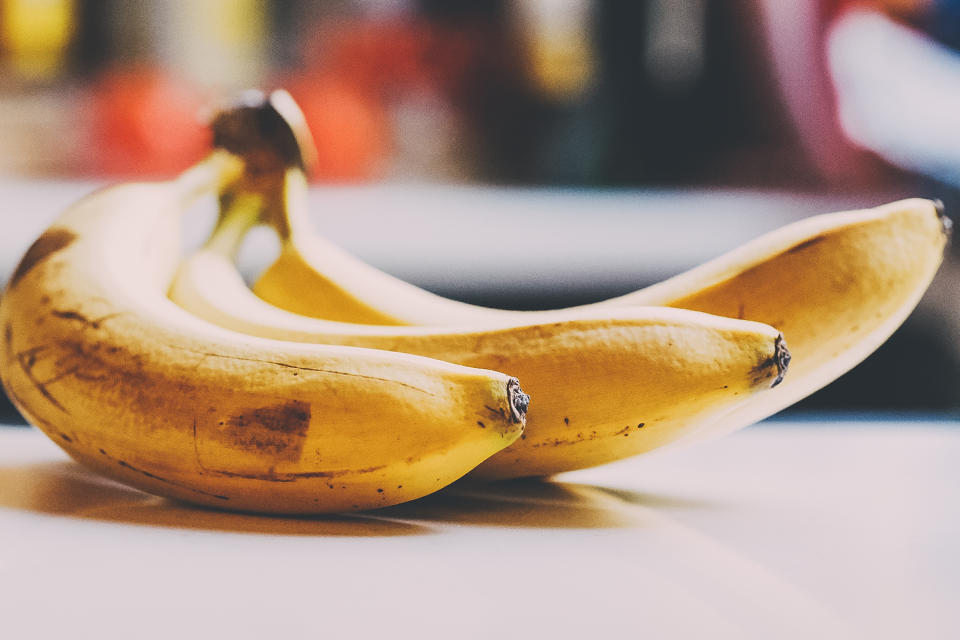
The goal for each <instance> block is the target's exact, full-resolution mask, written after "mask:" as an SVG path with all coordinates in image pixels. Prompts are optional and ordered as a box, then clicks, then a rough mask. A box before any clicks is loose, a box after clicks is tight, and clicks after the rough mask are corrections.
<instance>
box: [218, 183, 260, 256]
mask: <svg viewBox="0 0 960 640" xmlns="http://www.w3.org/2000/svg"><path fill="white" fill-rule="evenodd" d="M220 203H221V204H220V217H219V218H218V220H217V225H216V227H214V229H213V233H212V234H211V235H210V237H209V238H208V239H207V242H206V243H205V244H204V249H206V250H208V251H213V252H215V253H217V254H220V255H222V256H225V257H227V258H229V259H230V260H233V259H234V258H236V255H237V252H238V251H239V250H240V246H241V245H242V244H243V239H244V238H245V237H246V235H247V232H249V231H250V229H252V228H253V227H255V226H256V225H257V224H258V223H259V222H260V221H261V218H262V212H263V210H264V206H265V203H264V198H263V196H262V195H261V194H259V193H251V192H245V191H238V192H234V193H228V194H224V195H223V196H221V198H220Z"/></svg>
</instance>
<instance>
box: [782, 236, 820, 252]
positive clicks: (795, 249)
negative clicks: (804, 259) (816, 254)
mask: <svg viewBox="0 0 960 640" xmlns="http://www.w3.org/2000/svg"><path fill="white" fill-rule="evenodd" d="M826 239H827V237H826V236H815V237H813V238H810V239H809V240H804V241H803V242H801V243H800V244H795V245H793V246H792V247H790V248H789V249H787V250H786V251H784V252H783V253H784V255H790V254H791V253H797V252H798V251H803V250H804V249H809V248H810V247H812V246H813V245H815V244H819V243H821V242H823V241H824V240H826Z"/></svg>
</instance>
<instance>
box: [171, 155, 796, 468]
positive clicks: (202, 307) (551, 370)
mask: <svg viewBox="0 0 960 640" xmlns="http://www.w3.org/2000/svg"><path fill="white" fill-rule="evenodd" d="M286 184H287V190H286V203H285V205H283V206H286V207H299V206H302V205H303V197H304V195H305V189H306V183H305V178H304V175H303V173H302V172H301V171H299V170H298V169H291V170H290V171H289V172H288V174H287V177H286ZM230 202H231V205H230V206H229V207H227V208H225V209H224V210H223V211H222V217H221V220H220V222H219V224H218V226H217V229H216V230H215V232H214V234H213V235H212V236H211V238H210V240H209V241H208V243H207V245H206V246H205V247H204V248H203V249H201V250H200V251H197V252H196V253H194V254H193V255H191V256H189V257H188V258H186V259H185V260H184V262H183V263H182V264H181V267H180V270H179V271H178V274H177V276H176V278H175V279H174V284H173V286H172V287H171V290H170V297H171V298H172V299H173V300H174V301H175V302H177V303H178V304H180V305H181V306H183V307H184V308H185V309H187V310H188V311H190V312H192V313H193V314H195V315H197V316H200V317H202V318H204V319H206V320H209V321H211V322H213V323H216V324H219V325H221V326H223V327H226V328H229V329H233V330H237V331H241V332H244V333H247V334H250V335H256V336H261V337H268V338H280V339H285V340H296V341H302V342H313V343H323V344H338V345H352V346H360V347H370V348H376V349H387V350H390V351H401V352H407V353H415V354H418V355H424V356H430V357H433V358H439V359H442V360H447V361H449V362H455V363H457V364H463V365H467V366H471V367H481V368H493V369H497V370H504V371H510V372H511V373H512V374H514V375H517V376H518V377H520V378H521V379H522V380H523V381H524V386H525V387H526V388H527V389H528V390H529V391H530V392H531V393H532V394H533V396H534V397H535V398H536V399H537V401H536V405H535V406H534V407H533V408H532V409H531V411H530V413H529V415H528V416H527V426H526V430H525V433H524V435H523V436H521V440H520V441H518V442H516V443H514V444H513V445H511V446H510V447H508V448H507V449H505V450H504V451H501V452H500V453H498V454H496V455H494V456H493V457H491V458H490V459H489V460H487V461H485V462H484V463H482V464H481V465H480V466H479V467H478V468H477V469H476V470H475V471H474V472H473V473H472V475H473V476H475V477H483V478H508V477H517V476H530V475H537V476H542V475H550V474H554V473H558V472H561V471H569V470H572V469H579V468H583V467H589V466H594V465H597V464H601V463H605V462H610V461H612V460H618V459H621V458H625V457H628V456H632V455H635V454H638V453H642V452H645V451H649V450H650V449H653V448H655V447H659V446H662V445H664V444H667V443H669V442H672V441H674V440H676V439H677V438H680V437H682V436H684V435H685V434H689V433H692V432H694V431H696V430H697V429H698V428H700V427H702V426H703V425H704V424H709V422H710V421H712V420H716V419H718V418H719V417H720V416H722V415H724V414H725V413H726V412H728V411H730V410H731V409H732V408H734V407H736V406H740V405H741V404H743V403H744V401H745V400H747V399H748V398H750V397H752V396H754V395H755V393H756V392H758V391H764V393H766V391H765V390H766V389H768V388H769V387H771V386H772V385H775V384H777V383H778V382H779V381H780V380H781V378H782V377H783V374H784V371H785V369H786V366H787V361H788V352H787V350H786V346H785V345H784V343H783V340H782V339H781V337H780V334H779V332H777V331H776V330H775V329H773V328H771V327H769V326H767V325H763V324H760V323H756V322H748V321H744V320H735V319H730V318H720V317H717V316H712V315H707V314H703V313H698V312H693V311H687V310H682V309H667V308H663V307H632V308H622V309H617V308H611V309H595V310H587V311H572V312H556V313H547V314H540V315H538V316H537V320H536V321H527V320H526V318H525V317H523V316H521V317H520V319H519V320H509V321H499V322H497V323H485V324H482V325H476V324H474V325H468V326H459V327H454V328H449V327H446V328H445V327H390V326H377V325H360V324H352V323H341V322H335V321H328V320H321V319H317V318H309V317H306V316H300V315H297V314H293V313H290V312H288V311H284V310H281V309H279V308H277V307H274V306H272V305H270V304H268V303H266V302H264V301H263V300H261V299H260V298H258V297H257V296H256V295H254V294H253V292H251V291H250V289H249V288H248V287H247V286H246V284H245V283H244V281H243V279H242V277H241V275H240V273H239V272H238V271H237V269H236V266H235V264H234V258H235V255H236V252H237V250H238V248H239V246H240V244H241V242H242V240H243V238H244V235H245V233H246V231H247V230H248V229H249V228H250V227H251V226H253V225H254V224H255V223H256V222H257V221H258V219H260V217H261V215H262V210H263V209H264V208H265V206H263V205H258V203H257V201H256V197H242V196H240V195H238V196H236V197H234V198H232V199H231V200H230ZM757 395H763V394H762V393H760V394H757ZM478 424H480V425H481V426H483V425H484V424H485V419H480V420H478Z"/></svg>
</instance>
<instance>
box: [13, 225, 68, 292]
mask: <svg viewBox="0 0 960 640" xmlns="http://www.w3.org/2000/svg"><path fill="white" fill-rule="evenodd" d="M76 238H77V234H75V233H73V232H72V231H70V230H68V229H56V228H54V229H49V230H47V231H46V232H44V233H43V235H41V236H40V237H39V238H37V239H36V240H35V241H34V243H33V244H32V245H30V248H29V249H27V252H26V253H25V254H24V255H23V258H21V259H20V264H18V265H17V268H16V270H15V271H14V272H13V275H12V276H11V277H10V287H11V288H12V287H14V286H16V285H17V283H18V282H20V280H22V279H23V277H24V276H26V275H27V274H28V273H30V271H32V270H33V268H34V267H36V266H37V265H38V264H40V263H41V262H43V261H45V260H46V259H48V258H49V257H50V256H52V255H53V254H55V253H57V252H58V251H62V250H63V249H65V248H66V247H68V246H69V245H70V244H71V243H72V242H73V241H74V240H76Z"/></svg>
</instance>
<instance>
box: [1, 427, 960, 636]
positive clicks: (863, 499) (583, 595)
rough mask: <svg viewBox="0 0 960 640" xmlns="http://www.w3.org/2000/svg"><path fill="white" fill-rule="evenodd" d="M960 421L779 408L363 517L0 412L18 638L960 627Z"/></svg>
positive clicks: (855, 632) (7, 610) (11, 600)
mask: <svg viewBox="0 0 960 640" xmlns="http://www.w3.org/2000/svg"><path fill="white" fill-rule="evenodd" d="M958 458H960V430H958V429H957V428H956V423H954V422H950V421H945V420H913V421H906V420H899V421H890V420H883V421H872V420H858V421H850V420H830V419H827V420H819V421H798V420H794V421H783V420H781V421H773V422H767V423H762V424H761V425H757V426H754V427H751V428H748V429H746V430H743V431H741V432H738V433H736V434H733V435H730V436H727V437H725V438H722V439H720V440H716V441H711V442H705V443H701V444H698V445H694V446H690V447H686V448H675V449H669V448H668V449H666V450H662V451H659V452H654V453H652V454H648V455H645V456H640V457H637V458H633V459H630V460H626V461H623V462H619V463H615V464H610V465H606V466H603V467H599V468H596V469H589V470H582V471H577V472H573V473H568V474H564V475H562V476H558V477H557V478H555V479H554V480H553V481H549V482H546V481H515V482H507V483H500V484H492V485H467V484H455V485H454V486H453V487H450V488H448V489H447V490H445V491H442V492H440V493H439V494H435V495H433V496H430V497H427V498H425V499H422V500H420V501H416V502H413V503H408V504H406V505H399V506H396V507H391V508H388V509H383V510H379V511H375V512H369V513H365V514H356V515H342V516H329V517H315V518H276V517H263V516H250V515H239V514H233V513H226V512H217V511H210V510H204V509H199V508H193V507H190V506H186V505H183V504H178V503H174V502H170V501H167V500H162V499H159V498H155V497H152V496H149V495H146V494H143V493H140V492H138V491H135V490H133V489H128V488H126V487H123V486H120V485H117V484H115V483H113V482H111V481H107V480H103V479H100V478H99V477H97V476H95V475H93V474H91V473H89V472H87V471H86V470H84V469H83V468H82V467H80V466H79V465H77V464H75V463H73V462H72V461H70V460H69V459H68V458H67V457H66V455H65V454H64V453H62V452H61V451H60V450H59V449H58V448H57V447H56V446H55V445H54V444H53V443H52V442H51V441H49V440H47V439H46V438H45V437H44V436H43V435H42V434H40V433H39V432H38V431H36V430H33V429H26V428H14V427H0V575H2V576H3V577H2V580H0V620H2V621H3V622H2V627H3V628H4V629H5V631H6V633H11V632H12V635H10V636H9V637H17V638H29V637H54V636H55V635H59V634H67V633H69V634H70V636H71V637H90V636H93V635H96V637H98V638H113V637H123V638H130V637H135V638H154V637H156V638H169V637H199V636H200V635H201V634H207V635H210V634H213V637H231V638H247V637H250V638H252V637H257V638H262V637H266V634H268V633H269V634H272V635H274V636H276V635H278V634H288V635H289V634H296V636H297V637H303V636H306V635H308V636H309V637H316V636H318V635H319V634H323V636H324V637H330V638H339V637H374V636H377V637H386V636H387V634H389V637H395V638H406V637H417V638H433V637H444V638H451V637H453V638H481V637H482V638H490V637H506V638H512V637H520V636H526V637H536V638H584V637H598V638H619V637H630V638H636V637H641V636H643V637H650V638H706V637H709V638H801V637H802V638H810V637H816V638H851V637H869V638H907V637H909V638H925V639H935V638H944V639H946V638H956V637H960V613H958V611H957V609H956V604H957V602H958V601H960V547H958V544H960V543H958V539H960V535H958V534H960V499H958V498H960V467H958V465H957V464H956V460H957V459H958Z"/></svg>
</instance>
